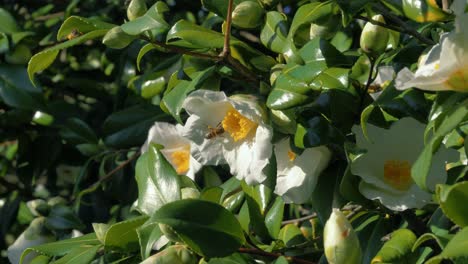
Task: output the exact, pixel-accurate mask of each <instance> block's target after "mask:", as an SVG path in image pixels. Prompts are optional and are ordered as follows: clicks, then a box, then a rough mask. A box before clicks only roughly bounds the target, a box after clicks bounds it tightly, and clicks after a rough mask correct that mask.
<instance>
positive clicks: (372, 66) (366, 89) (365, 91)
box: [361, 56, 375, 108]
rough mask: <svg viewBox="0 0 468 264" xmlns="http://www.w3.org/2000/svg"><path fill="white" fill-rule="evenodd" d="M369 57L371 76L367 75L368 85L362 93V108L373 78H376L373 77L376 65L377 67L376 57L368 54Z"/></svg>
mask: <svg viewBox="0 0 468 264" xmlns="http://www.w3.org/2000/svg"><path fill="white" fill-rule="evenodd" d="M367 57H368V58H369V61H370V66H369V68H370V69H369V76H368V77H367V82H366V87H365V88H364V91H363V92H362V94H361V108H362V105H363V103H364V97H365V96H366V94H367V92H368V91H369V87H370V85H371V83H372V82H373V81H374V80H373V79H375V78H372V75H373V73H374V67H375V59H374V58H372V57H371V56H367Z"/></svg>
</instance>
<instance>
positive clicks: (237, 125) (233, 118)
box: [221, 109, 258, 142]
mask: <svg viewBox="0 0 468 264" xmlns="http://www.w3.org/2000/svg"><path fill="white" fill-rule="evenodd" d="M221 124H222V126H223V128H224V131H226V132H228V133H229V134H230V135H231V137H232V138H233V139H234V141H236V142H237V141H239V140H241V139H244V138H246V137H247V136H248V135H249V134H250V133H252V132H255V131H256V130H257V126H258V124H257V123H255V122H253V121H252V120H250V119H248V118H247V117H245V116H243V115H241V114H240V113H239V112H238V111H237V110H236V109H231V110H229V111H228V112H227V114H226V116H225V117H224V119H223V121H222V122H221Z"/></svg>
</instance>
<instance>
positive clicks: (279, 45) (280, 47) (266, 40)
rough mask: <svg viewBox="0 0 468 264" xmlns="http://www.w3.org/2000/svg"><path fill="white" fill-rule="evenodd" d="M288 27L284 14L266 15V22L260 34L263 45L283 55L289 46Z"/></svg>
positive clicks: (272, 13) (273, 13)
mask: <svg viewBox="0 0 468 264" xmlns="http://www.w3.org/2000/svg"><path fill="white" fill-rule="evenodd" d="M287 35H288V25H287V22H286V17H285V15H284V14H282V13H280V12H276V11H271V12H268V13H267V14H266V22H265V25H264V26H263V28H262V32H261V33H260V40H261V41H262V44H263V45H264V46H265V47H267V48H268V49H270V50H272V51H274V52H277V53H283V52H285V51H286V49H287V45H288V39H287Z"/></svg>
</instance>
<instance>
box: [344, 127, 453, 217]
mask: <svg viewBox="0 0 468 264" xmlns="http://www.w3.org/2000/svg"><path fill="white" fill-rule="evenodd" d="M424 129H425V126H424V125H423V124H421V123H419V122H417V121H416V120H414V119H412V118H403V119H400V120H399V121H396V122H395V123H394V124H393V125H392V127H391V128H390V129H389V130H387V129H382V128H378V127H375V126H373V125H370V124H368V128H367V131H368V135H369V138H370V139H371V140H373V141H375V143H371V142H369V141H368V140H366V139H365V138H364V135H363V133H362V131H361V127H358V126H355V127H354V128H353V132H354V133H355V134H356V141H357V145H358V147H360V148H364V149H367V153H365V154H363V155H362V156H360V157H359V158H357V159H356V160H355V161H353V163H351V172H352V173H353V174H355V175H358V176H360V177H361V178H362V181H361V183H360V185H359V190H360V191H361V193H362V194H363V195H364V196H365V197H367V198H368V199H372V200H373V199H377V200H379V201H380V202H381V203H382V204H383V205H384V206H386V207H387V208H389V209H391V210H395V211H404V210H406V209H409V208H421V207H423V206H424V205H425V204H427V203H429V202H430V201H431V194H430V193H428V192H425V191H423V190H421V189H420V188H419V187H418V186H417V185H416V184H415V183H414V182H413V179H412V177H411V166H412V165H413V164H414V162H415V161H416V160H417V158H418V156H419V154H420V153H421V152H422V150H423V148H424V142H423V138H424ZM458 157H459V155H458V152H457V151H455V150H452V149H445V148H444V147H443V146H442V147H441V148H440V149H439V151H438V152H437V153H436V154H435V155H434V157H433V163H432V167H431V170H430V172H429V176H428V179H427V180H428V181H427V186H428V188H429V189H430V190H434V188H435V185H436V184H437V183H444V182H445V179H446V171H445V165H446V162H447V161H454V160H457V159H458Z"/></svg>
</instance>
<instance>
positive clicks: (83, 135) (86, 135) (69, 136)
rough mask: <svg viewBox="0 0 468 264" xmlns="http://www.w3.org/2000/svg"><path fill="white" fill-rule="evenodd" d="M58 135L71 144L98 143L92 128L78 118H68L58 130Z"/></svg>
mask: <svg viewBox="0 0 468 264" xmlns="http://www.w3.org/2000/svg"><path fill="white" fill-rule="evenodd" d="M60 136H61V137H62V138H63V139H65V140H66V141H67V142H69V143H71V144H83V143H94V144H97V143H98V137H97V136H96V134H95V133H94V130H93V129H92V128H91V127H89V126H88V124H86V123H85V122H84V121H83V120H81V119H78V118H70V119H68V120H67V121H66V122H65V125H64V126H63V128H62V129H61V130H60Z"/></svg>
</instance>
